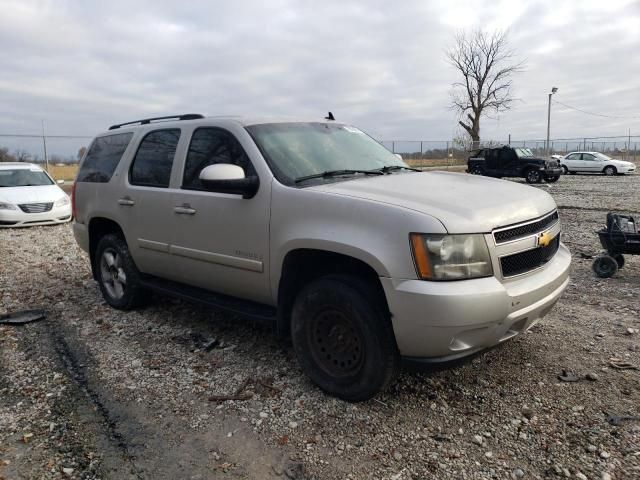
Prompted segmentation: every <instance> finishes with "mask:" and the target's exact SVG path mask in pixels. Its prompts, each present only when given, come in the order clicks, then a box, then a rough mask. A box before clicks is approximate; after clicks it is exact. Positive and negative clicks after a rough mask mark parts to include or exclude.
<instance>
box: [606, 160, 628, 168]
mask: <svg viewBox="0 0 640 480" xmlns="http://www.w3.org/2000/svg"><path fill="white" fill-rule="evenodd" d="M609 163H612V164H614V165H617V166H619V167H631V166H634V164H633V163H631V162H627V161H626V160H615V159H612V160H609Z"/></svg>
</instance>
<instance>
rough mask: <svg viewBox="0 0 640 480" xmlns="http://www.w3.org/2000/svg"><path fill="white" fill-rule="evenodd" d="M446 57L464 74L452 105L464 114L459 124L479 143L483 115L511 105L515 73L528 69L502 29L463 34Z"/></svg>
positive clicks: (456, 39)
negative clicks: (518, 59)
mask: <svg viewBox="0 0 640 480" xmlns="http://www.w3.org/2000/svg"><path fill="white" fill-rule="evenodd" d="M446 56H447V60H448V61H449V63H450V64H451V65H452V66H453V67H455V68H456V69H457V70H458V71H459V72H460V74H461V75H462V81H460V82H456V83H454V84H453V91H452V94H451V96H452V107H453V108H454V109H456V110H457V111H458V112H459V114H460V117H461V119H460V120H459V122H458V123H459V124H460V126H461V127H462V128H464V130H465V131H466V132H467V133H468V134H469V137H470V138H471V141H472V142H473V145H474V146H477V145H478V143H479V142H480V118H481V117H482V116H483V115H485V116H487V114H488V113H491V112H493V113H499V112H501V111H504V110H509V109H510V108H511V104H512V103H513V100H514V99H513V97H512V96H511V84H512V80H511V76H512V75H513V74H514V73H517V72H520V71H522V70H523V69H524V62H517V61H516V60H515V53H514V51H513V50H511V49H509V46H508V42H507V33H506V32H500V31H496V32H493V33H491V34H488V33H485V32H483V31H481V30H477V31H474V32H471V33H466V32H462V33H459V34H457V35H456V37H455V44H454V45H453V46H452V47H451V48H449V49H448V50H447V51H446ZM462 117H466V118H462Z"/></svg>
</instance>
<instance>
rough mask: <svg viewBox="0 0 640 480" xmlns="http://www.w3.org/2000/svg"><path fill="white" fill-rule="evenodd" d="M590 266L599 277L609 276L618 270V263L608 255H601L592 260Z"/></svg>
mask: <svg viewBox="0 0 640 480" xmlns="http://www.w3.org/2000/svg"><path fill="white" fill-rule="evenodd" d="M592 268H593V271H594V272H595V274H596V275H597V276H599V277H600V278H609V277H612V276H613V275H615V273H616V272H617V271H618V263H617V262H616V261H615V259H614V258H612V257H610V256H609V255H601V256H599V257H596V259H595V260H594V261H593V265H592Z"/></svg>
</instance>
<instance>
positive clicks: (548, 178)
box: [544, 175, 560, 183]
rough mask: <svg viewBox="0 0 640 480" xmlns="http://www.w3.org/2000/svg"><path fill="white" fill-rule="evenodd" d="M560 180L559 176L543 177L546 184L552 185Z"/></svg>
mask: <svg viewBox="0 0 640 480" xmlns="http://www.w3.org/2000/svg"><path fill="white" fill-rule="evenodd" d="M559 179H560V175H545V176H544V181H545V182H547V183H554V182H557V181H558V180H559Z"/></svg>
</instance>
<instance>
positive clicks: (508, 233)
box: [493, 210, 558, 245]
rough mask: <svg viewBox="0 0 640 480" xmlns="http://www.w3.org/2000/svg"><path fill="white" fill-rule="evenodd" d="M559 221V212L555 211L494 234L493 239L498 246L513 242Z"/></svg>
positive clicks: (496, 231)
mask: <svg viewBox="0 0 640 480" xmlns="http://www.w3.org/2000/svg"><path fill="white" fill-rule="evenodd" d="M557 221H558V211H557V210H554V211H553V212H551V213H550V214H548V215H546V216H544V217H542V218H540V219H538V220H532V221H530V222H527V223H524V224H522V223H521V224H519V225H516V226H512V227H504V228H501V229H499V230H495V231H494V232H493V238H494V240H495V242H496V245H500V244H501V243H506V242H511V241H513V240H517V239H519V238H524V237H527V236H529V235H532V234H534V233H538V232H541V231H544V230H546V229H548V228H549V227H550V226H551V225H553V224H554V223H556V222H557Z"/></svg>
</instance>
